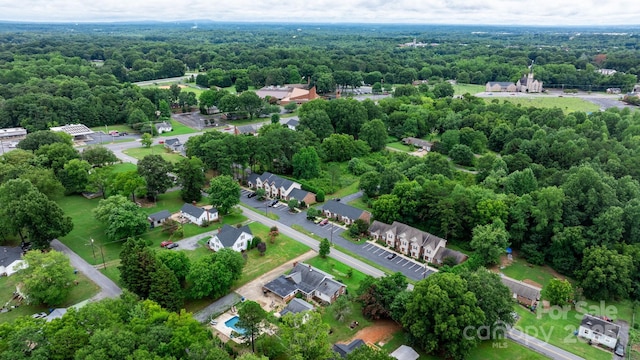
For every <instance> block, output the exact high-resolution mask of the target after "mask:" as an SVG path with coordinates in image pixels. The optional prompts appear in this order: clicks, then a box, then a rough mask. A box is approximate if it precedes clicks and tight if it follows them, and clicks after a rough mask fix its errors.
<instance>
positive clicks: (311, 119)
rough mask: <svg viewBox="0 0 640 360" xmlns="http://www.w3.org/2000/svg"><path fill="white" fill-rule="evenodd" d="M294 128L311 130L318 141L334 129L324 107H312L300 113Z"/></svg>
mask: <svg viewBox="0 0 640 360" xmlns="http://www.w3.org/2000/svg"><path fill="white" fill-rule="evenodd" d="M296 130H297V131H304V130H311V132H312V133H314V134H315V135H316V136H317V137H318V140H320V141H322V140H323V139H325V138H327V137H329V136H330V135H331V134H333V131H334V130H333V125H331V119H330V118H329V115H327V112H326V111H325V110H324V109H313V110H310V111H306V112H302V113H300V122H299V123H298V126H297V127H296Z"/></svg>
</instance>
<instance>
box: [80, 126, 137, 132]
mask: <svg viewBox="0 0 640 360" xmlns="http://www.w3.org/2000/svg"><path fill="white" fill-rule="evenodd" d="M90 129H91V130H93V131H95V132H99V131H102V132H103V133H105V134H108V133H109V131H114V130H115V131H118V132H128V133H137V131H135V130H133V129H132V128H131V127H130V126H129V125H124V124H120V125H107V126H106V127H105V126H94V127H92V128H90Z"/></svg>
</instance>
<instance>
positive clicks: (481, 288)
mask: <svg viewBox="0 0 640 360" xmlns="http://www.w3.org/2000/svg"><path fill="white" fill-rule="evenodd" d="M460 277H461V278H462V279H463V280H465V281H466V282H467V289H468V290H469V291H471V292H472V293H474V294H475V295H476V298H477V299H478V306H479V307H480V309H482V311H483V312H484V316H485V320H484V324H485V326H487V328H488V329H489V331H488V332H487V333H483V334H482V335H488V336H489V337H491V338H493V337H494V336H501V335H504V334H500V333H499V331H500V330H502V331H504V330H506V327H507V326H511V325H513V323H514V322H515V319H514V318H513V315H512V313H513V297H512V293H511V290H509V288H508V287H507V286H506V285H504V284H503V283H502V280H501V279H500V276H499V275H498V274H496V273H494V272H492V271H489V270H487V269H485V268H479V269H478V270H476V271H474V272H463V273H462V274H460Z"/></svg>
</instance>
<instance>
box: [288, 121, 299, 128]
mask: <svg viewBox="0 0 640 360" xmlns="http://www.w3.org/2000/svg"><path fill="white" fill-rule="evenodd" d="M299 123H300V121H298V120H297V119H290V120H289V121H287V125H288V126H293V127H296V126H298V124H299Z"/></svg>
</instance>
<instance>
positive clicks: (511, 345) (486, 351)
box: [467, 340, 548, 360]
mask: <svg viewBox="0 0 640 360" xmlns="http://www.w3.org/2000/svg"><path fill="white" fill-rule="evenodd" d="M486 359H492V360H545V359H548V357H546V356H544V355H541V354H539V353H537V352H535V351H533V350H531V349H528V348H526V347H524V346H522V345H520V344H517V343H515V342H513V341H511V340H504V341H483V342H482V343H480V345H479V346H478V347H476V348H475V349H473V350H472V351H471V354H469V356H468V357H467V360H486Z"/></svg>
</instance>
